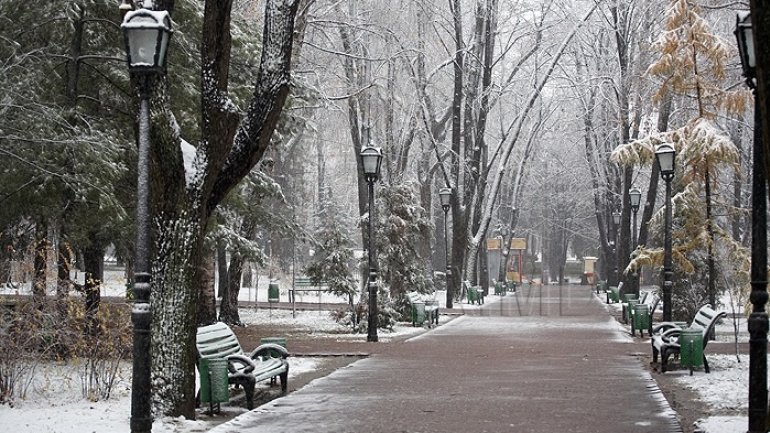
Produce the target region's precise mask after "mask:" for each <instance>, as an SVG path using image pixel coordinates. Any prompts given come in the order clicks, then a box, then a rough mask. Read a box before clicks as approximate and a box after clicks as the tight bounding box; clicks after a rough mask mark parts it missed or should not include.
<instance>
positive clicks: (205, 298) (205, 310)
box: [198, 253, 227, 326]
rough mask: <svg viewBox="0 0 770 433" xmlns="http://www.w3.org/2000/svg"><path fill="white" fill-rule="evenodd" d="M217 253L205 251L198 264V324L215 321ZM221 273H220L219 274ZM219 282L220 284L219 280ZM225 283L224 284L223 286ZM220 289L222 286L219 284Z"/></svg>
mask: <svg viewBox="0 0 770 433" xmlns="http://www.w3.org/2000/svg"><path fill="white" fill-rule="evenodd" d="M217 256H218V254H217V253H206V255H205V257H204V260H203V262H202V263H200V265H199V271H198V272H200V274H199V275H200V278H201V280H200V294H199V296H200V301H199V302H198V326H204V325H211V324H212V323H214V322H216V321H217V298H216V296H215V295H214V294H215V293H216V288H215V286H216V285H217V282H216V275H217V260H218V258H217ZM220 275H221V274H220ZM219 284H222V283H221V281H220V283H219ZM226 286H227V285H226V284H225V287H226ZM219 287H220V290H222V286H221V285H220V286H219Z"/></svg>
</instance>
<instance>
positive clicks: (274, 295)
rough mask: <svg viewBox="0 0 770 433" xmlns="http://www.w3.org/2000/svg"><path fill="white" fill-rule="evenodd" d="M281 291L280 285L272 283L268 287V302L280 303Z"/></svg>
mask: <svg viewBox="0 0 770 433" xmlns="http://www.w3.org/2000/svg"><path fill="white" fill-rule="evenodd" d="M280 300H281V298H280V291H279V290H278V283H270V284H269V285H268V286H267V302H278V301H280Z"/></svg>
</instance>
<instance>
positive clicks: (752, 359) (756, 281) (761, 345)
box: [735, 12, 768, 433]
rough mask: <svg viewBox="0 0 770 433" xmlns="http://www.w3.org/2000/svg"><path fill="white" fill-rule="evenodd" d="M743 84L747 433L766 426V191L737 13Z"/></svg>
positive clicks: (748, 57) (751, 75) (748, 45)
mask: <svg viewBox="0 0 770 433" xmlns="http://www.w3.org/2000/svg"><path fill="white" fill-rule="evenodd" d="M735 36H736V38H737V39H738V51H739V53H740V56H741V65H742V66H743V75H744V76H745V77H746V84H747V85H748V86H749V88H751V91H752V93H753V94H754V152H753V153H754V154H753V166H754V167H753V174H752V191H751V207H752V212H751V215H752V224H751V295H750V297H749V299H750V301H751V304H752V311H751V315H750V316H749V320H748V322H749V433H759V432H765V431H766V428H767V426H766V424H767V330H768V318H767V312H766V311H765V304H766V303H767V217H766V215H767V188H766V184H765V181H766V180H765V177H766V176H765V173H764V167H765V165H764V152H763V149H762V128H761V125H762V122H760V120H761V119H760V110H759V101H757V89H756V81H755V80H756V75H755V67H756V58H755V52H754V35H753V30H752V25H751V14H750V13H748V12H743V13H739V14H738V17H737V23H736V28H735Z"/></svg>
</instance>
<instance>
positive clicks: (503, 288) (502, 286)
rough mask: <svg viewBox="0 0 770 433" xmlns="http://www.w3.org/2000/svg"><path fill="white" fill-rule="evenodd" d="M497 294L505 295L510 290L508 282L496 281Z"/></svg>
mask: <svg viewBox="0 0 770 433" xmlns="http://www.w3.org/2000/svg"><path fill="white" fill-rule="evenodd" d="M494 286H495V295H499V296H505V295H506V293H507V292H508V283H507V282H503V281H495V282H494Z"/></svg>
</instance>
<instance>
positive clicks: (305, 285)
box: [290, 277, 328, 303]
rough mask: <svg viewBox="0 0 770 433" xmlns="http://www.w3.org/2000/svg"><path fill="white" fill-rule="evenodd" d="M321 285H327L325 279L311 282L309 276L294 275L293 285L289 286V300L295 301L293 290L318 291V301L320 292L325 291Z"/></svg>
mask: <svg viewBox="0 0 770 433" xmlns="http://www.w3.org/2000/svg"><path fill="white" fill-rule="evenodd" d="M323 286H328V284H327V282H326V281H323V280H321V281H319V282H318V284H316V283H314V282H313V279H312V278H310V277H296V278H294V285H293V287H292V288H291V292H290V293H291V299H290V301H291V302H295V301H296V299H295V296H296V295H295V293H294V292H318V298H319V301H318V302H319V303H320V302H321V301H320V298H321V292H323V291H325V290H326V289H323V288H322V287H323Z"/></svg>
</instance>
